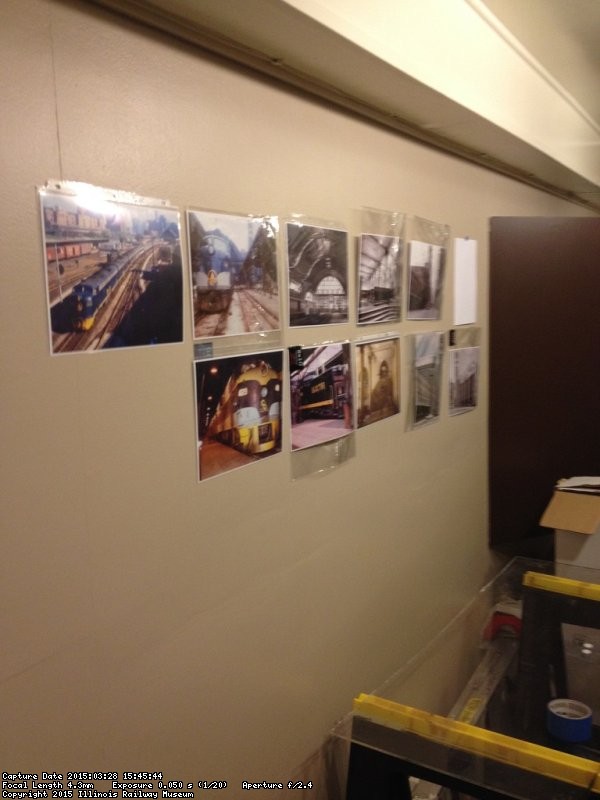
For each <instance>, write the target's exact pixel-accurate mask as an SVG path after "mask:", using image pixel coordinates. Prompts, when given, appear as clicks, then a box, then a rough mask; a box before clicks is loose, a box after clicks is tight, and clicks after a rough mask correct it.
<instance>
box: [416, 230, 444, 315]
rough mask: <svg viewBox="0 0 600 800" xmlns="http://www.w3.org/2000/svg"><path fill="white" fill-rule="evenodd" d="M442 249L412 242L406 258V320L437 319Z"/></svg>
mask: <svg viewBox="0 0 600 800" xmlns="http://www.w3.org/2000/svg"><path fill="white" fill-rule="evenodd" d="M445 264H446V248H445V247H441V246H440V245H437V244H429V243H428V242H416V241H412V242H411V243H410V247H409V261H408V280H409V284H408V315H407V316H408V319H440V316H441V308H442V294H443V289H444V271H445Z"/></svg>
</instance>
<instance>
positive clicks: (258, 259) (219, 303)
mask: <svg viewBox="0 0 600 800" xmlns="http://www.w3.org/2000/svg"><path fill="white" fill-rule="evenodd" d="M187 221H188V236H189V248H190V270H191V281H192V314H193V319H194V338H195V339H201V338H205V337H211V336H231V335H235V334H244V333H260V332H262V331H272V330H278V329H279V327H280V307H279V306H280V298H279V279H278V274H277V233H278V222H277V219H275V218H274V217H252V216H246V217H244V216H238V215H235V214H222V213H216V212H211V211H194V210H189V211H188V212H187Z"/></svg>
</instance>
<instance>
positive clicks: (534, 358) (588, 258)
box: [489, 217, 600, 552]
mask: <svg viewBox="0 0 600 800" xmlns="http://www.w3.org/2000/svg"><path fill="white" fill-rule="evenodd" d="M599 401H600V219H598V218H579V217H577V218H562V217H561V218H553V217H493V218H492V219H491V226H490V422H489V435H490V468H489V478H490V543H491V545H492V546H499V545H504V544H510V545H512V547H511V551H512V552H529V551H530V548H529V547H528V546H527V543H526V542H524V540H526V539H528V538H529V537H535V536H539V535H540V534H542V533H547V531H546V530H545V529H542V528H540V527H539V525H538V521H539V518H540V516H541V514H542V512H543V510H544V508H545V506H546V504H547V503H548V501H549V500H550V497H551V495H552V487H553V486H554V484H555V482H556V480H557V479H559V478H561V477H569V476H572V475H598V474H600V407H599V406H600V402H599Z"/></svg>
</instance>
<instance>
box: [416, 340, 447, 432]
mask: <svg viewBox="0 0 600 800" xmlns="http://www.w3.org/2000/svg"><path fill="white" fill-rule="evenodd" d="M412 340H413V376H412V377H413V386H412V394H413V409H412V423H413V427H414V426H417V425H422V424H424V423H426V422H433V421H434V420H436V419H437V418H438V417H439V414H440V391H441V375H442V354H443V334H442V333H439V332H435V333H418V334H415V335H414V336H413V337H412Z"/></svg>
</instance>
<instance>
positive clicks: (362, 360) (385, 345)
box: [354, 336, 400, 428]
mask: <svg viewBox="0 0 600 800" xmlns="http://www.w3.org/2000/svg"><path fill="white" fill-rule="evenodd" d="M354 360H355V372H354V374H355V375H356V383H357V399H356V422H357V426H358V427H359V428H363V427H364V426H365V425H371V423H373V422H379V421H380V420H382V419H386V418H387V417H391V416H394V414H398V413H399V412H400V339H399V337H397V336H395V337H389V338H385V339H374V340H373V341H370V342H358V343H357V344H356V345H355V349H354Z"/></svg>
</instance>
